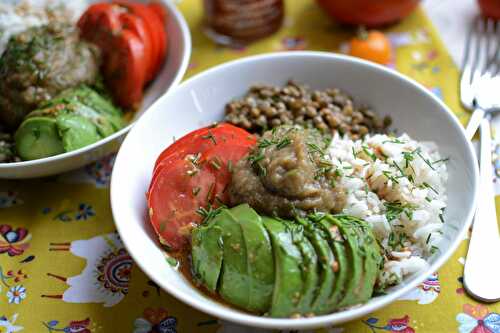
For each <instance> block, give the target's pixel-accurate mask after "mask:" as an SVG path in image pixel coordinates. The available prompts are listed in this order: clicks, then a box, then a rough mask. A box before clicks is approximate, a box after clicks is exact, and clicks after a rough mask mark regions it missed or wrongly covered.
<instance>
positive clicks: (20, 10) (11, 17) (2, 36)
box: [0, 0, 88, 56]
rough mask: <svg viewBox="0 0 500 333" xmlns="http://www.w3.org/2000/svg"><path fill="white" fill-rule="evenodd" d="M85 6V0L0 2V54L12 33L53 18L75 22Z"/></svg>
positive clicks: (12, 0)
mask: <svg viewBox="0 0 500 333" xmlns="http://www.w3.org/2000/svg"><path fill="white" fill-rule="evenodd" d="M87 6H88V3H87V1H86V0H71V1H68V0H21V1H19V0H11V1H7V2H6V3H5V2H4V3H0V56H1V55H2V54H3V52H4V51H5V47H6V46H7V43H8V42H9V39H10V37H12V36H13V35H16V34H18V33H20V32H23V31H25V30H27V29H29V28H31V27H37V26H41V25H44V24H48V23H49V22H53V21H54V20H59V21H68V22H70V23H75V22H76V21H77V20H78V18H79V17H80V15H81V14H82V13H83V12H84V11H85V9H86V8H87Z"/></svg>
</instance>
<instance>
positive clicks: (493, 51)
mask: <svg viewBox="0 0 500 333" xmlns="http://www.w3.org/2000/svg"><path fill="white" fill-rule="evenodd" d="M487 27H488V29H487V33H486V36H487V39H488V43H489V44H488V53H487V62H486V66H485V70H484V75H483V76H484V77H485V78H486V77H492V76H494V75H496V73H497V71H498V59H497V58H498V54H499V52H500V44H499V43H498V38H499V33H500V28H499V25H498V24H495V21H493V20H492V19H488V21H487Z"/></svg>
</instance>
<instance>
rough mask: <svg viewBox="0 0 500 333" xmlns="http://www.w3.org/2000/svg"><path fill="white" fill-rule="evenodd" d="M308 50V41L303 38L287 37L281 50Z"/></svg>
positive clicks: (282, 43) (283, 40)
mask: <svg viewBox="0 0 500 333" xmlns="http://www.w3.org/2000/svg"><path fill="white" fill-rule="evenodd" d="M306 48H307V41H306V40H305V39H304V37H301V36H293V37H285V38H283V39H282V40H281V47H280V49H281V50H287V51H297V50H305V49H306Z"/></svg>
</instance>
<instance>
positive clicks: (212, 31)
mask: <svg viewBox="0 0 500 333" xmlns="http://www.w3.org/2000/svg"><path fill="white" fill-rule="evenodd" d="M204 7H205V17H204V31H205V33H206V34H207V36H208V37H210V38H211V39H212V40H214V41H215V42H216V43H219V44H223V45H231V46H241V45H245V44H248V43H250V42H253V41H255V40H257V39H260V38H264V37H267V36H269V35H271V34H273V33H274V32H276V31H277V30H279V28H280V27H281V24H282V22H283V15H284V8H283V0H204Z"/></svg>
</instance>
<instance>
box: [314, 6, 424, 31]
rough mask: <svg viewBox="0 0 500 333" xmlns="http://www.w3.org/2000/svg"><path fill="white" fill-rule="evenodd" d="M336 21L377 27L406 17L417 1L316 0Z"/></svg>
mask: <svg viewBox="0 0 500 333" xmlns="http://www.w3.org/2000/svg"><path fill="white" fill-rule="evenodd" d="M316 1H317V2H318V4H319V5H320V6H321V7H322V8H323V9H324V10H325V11H326V12H327V13H328V14H329V15H330V16H331V17H333V18H334V19H335V20H336V21H338V22H340V23H344V24H349V25H364V26H366V27H369V28H372V27H378V26H382V25H386V24H390V23H394V22H396V21H399V20H401V19H402V18H404V17H406V16H408V15H409V14H410V13H411V12H412V11H413V10H414V9H415V8H416V6H417V5H418V3H419V0H376V1H374V0H316Z"/></svg>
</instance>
